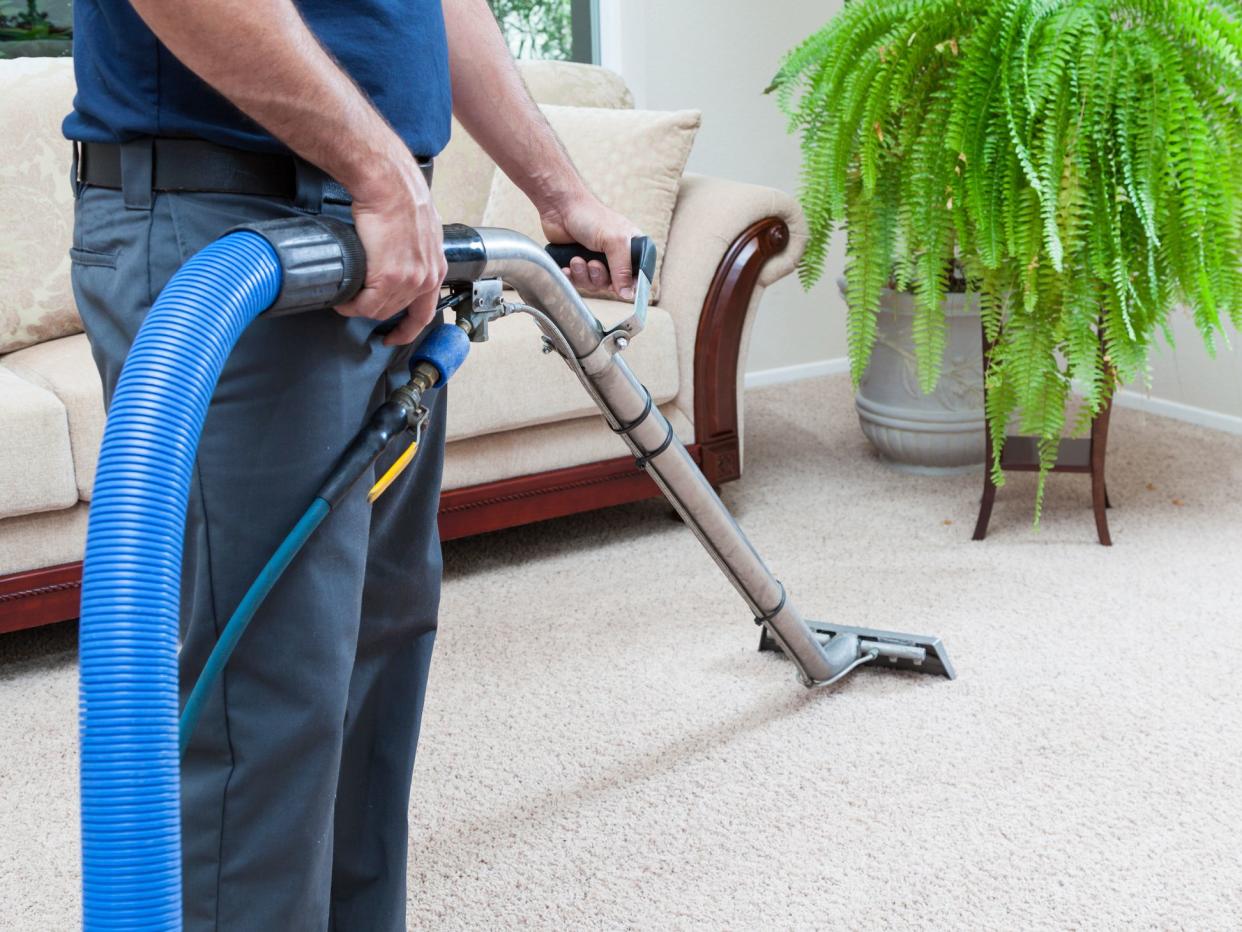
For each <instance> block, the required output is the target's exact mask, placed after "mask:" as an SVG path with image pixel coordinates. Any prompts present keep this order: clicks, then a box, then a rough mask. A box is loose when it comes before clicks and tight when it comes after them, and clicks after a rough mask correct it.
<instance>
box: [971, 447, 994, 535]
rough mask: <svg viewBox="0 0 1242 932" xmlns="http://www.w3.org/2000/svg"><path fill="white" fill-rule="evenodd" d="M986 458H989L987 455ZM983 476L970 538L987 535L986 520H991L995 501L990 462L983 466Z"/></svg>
mask: <svg viewBox="0 0 1242 932" xmlns="http://www.w3.org/2000/svg"><path fill="white" fill-rule="evenodd" d="M988 459H989V460H990V459H991V456H990V455H989V457H988ZM985 469H986V472H985V473H984V476H983V498H982V499H981V500H980V502H979V519H978V520H977V521H976V522H975V534H974V537H972V538H971V539H972V540H983V539H984V538H985V537H987V536H988V522H989V521H991V520H992V505H993V503H994V502H995V501H996V483H995V482H993V481H992V464H991V463H988V464H987V466H986V467H985Z"/></svg>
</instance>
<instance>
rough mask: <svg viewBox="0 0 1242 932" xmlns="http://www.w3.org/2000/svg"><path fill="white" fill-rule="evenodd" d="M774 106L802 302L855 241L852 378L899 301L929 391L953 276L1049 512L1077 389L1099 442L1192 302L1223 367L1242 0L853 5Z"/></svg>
mask: <svg viewBox="0 0 1242 932" xmlns="http://www.w3.org/2000/svg"><path fill="white" fill-rule="evenodd" d="M769 90H771V91H774V92H775V93H776V95H777V101H778V102H779V105H780V107H781V109H782V110H783V111H784V112H785V113H786V114H787V116H788V117H789V120H790V131H791V132H794V133H797V134H799V135H800V137H801V142H802V151H803V173H802V187H801V200H802V203H803V207H804V209H805V212H806V216H807V221H808V224H809V228H810V236H809V241H808V247H807V250H806V254H805V256H804V258H803V261H802V266H801V268H800V270H799V273H800V277H801V279H802V282H803V284H804V285H805V286H807V287H810V286H811V285H813V284H814V283H815V282H816V281H817V280H818V279H819V277H820V276H821V275H822V274H823V267H824V261H825V258H826V255H827V248H828V242H829V239H830V237H831V235H832V233H833V231H834V230H835V229H836V228H837V227H838V226H839V225H842V224H844V225H845V226H846V228H847V231H848V232H847V247H846V251H847V257H848V264H847V267H846V279H847V284H848V288H847V295H848V299H849V306H850V309H849V318H848V321H847V334H848V339H849V351H850V368H851V372H852V373H853V377H854V380H855V382H856V383H857V381H858V380H859V378H860V377H861V375H862V372H863V370H864V369H865V367H866V365H867V362H868V359H869V358H870V355H871V350H872V347H873V344H874V341H875V327H876V315H877V313H878V311H879V304H880V297H881V292H882V290H883V288H884V287H885V286H888V285H895V286H896V287H898V288H911V289H912V290H913V291H914V294H915V320H914V339H915V349H916V355H917V358H918V365H919V381H920V384H921V385H922V387H923V390H924V391H929V392H930V391H931V390H933V389H934V388H935V386H936V382H937V380H938V378H939V373H940V365H941V359H942V356H943V353H944V340H945V318H944V314H943V311H942V309H941V302H942V301H943V298H944V295H945V291H946V290H947V287H948V280H949V275H950V272H951V269H952V267H953V265H954V263H957V264H958V265H959V266H960V267H961V268H962V270H963V271H964V273H965V275H966V278H967V282H968V283H969V285H970V287H971V288H972V289H973V290H975V291H977V292H978V293H979V297H980V307H981V313H982V316H983V326H984V332H985V334H986V336H987V337H988V339H989V340H990V341H992V343H993V353H992V357H991V361H990V365H989V368H988V371H987V373H986V374H985V378H986V379H987V383H988V387H989V395H988V405H987V412H986V413H987V418H988V422H989V426H990V428H991V432H992V436H993V441H994V443H995V444H997V445H999V444H1000V443H1001V442H1002V441H1003V438H1004V436H1005V433H1006V431H1007V429H1008V427H1009V424H1010V422H1011V421H1012V420H1014V419H1017V420H1018V422H1019V424H1020V429H1022V430H1023V431H1026V432H1029V433H1032V434H1035V435H1036V436H1038V437H1039V449H1040V452H1041V458H1042V461H1043V467H1044V471H1043V472H1041V475H1040V490H1039V501H1042V495H1043V478H1044V473H1046V471H1047V469H1048V468H1049V467H1050V466H1051V465H1052V464H1053V463H1054V462H1055V459H1056V452H1057V446H1058V444H1059V442H1060V437H1061V433H1062V431H1063V430H1064V429H1065V426H1066V417H1067V415H1066V411H1067V408H1068V406H1069V404H1070V386H1071V385H1076V386H1078V387H1079V389H1080V391H1081V393H1082V405H1081V408H1080V413H1079V417H1078V418H1077V420H1076V422H1075V424H1074V425H1073V429H1074V430H1076V431H1081V430H1083V429H1085V428H1086V426H1087V425H1089V424H1090V422H1091V419H1092V418H1093V417H1094V415H1095V414H1096V413H1098V412H1099V411H1100V410H1101V409H1102V408H1103V406H1104V405H1106V404H1107V403H1108V401H1109V399H1110V398H1111V396H1112V393H1113V392H1114V391H1115V390H1116V388H1117V386H1118V385H1120V384H1122V383H1124V382H1131V381H1135V380H1141V379H1143V378H1144V377H1145V375H1146V372H1147V359H1148V354H1149V352H1150V350H1151V347H1152V343H1153V340H1154V338H1155V334H1156V333H1157V332H1160V333H1164V334H1165V335H1166V336H1167V335H1168V334H1169V315H1170V314H1171V313H1172V311H1173V310H1174V308H1175V307H1177V306H1178V305H1186V306H1188V307H1189V308H1190V310H1191V312H1192V313H1193V316H1194V320H1195V322H1196V324H1197V326H1198V329H1199V331H1200V332H1201V333H1202V335H1203V338H1204V340H1205V341H1206V343H1207V345H1208V347H1209V349H1210V348H1212V347H1213V346H1214V345H1215V340H1216V338H1217V335H1218V334H1220V335H1223V334H1224V329H1223V328H1224V325H1225V322H1226V321H1230V322H1232V323H1233V325H1234V326H1235V327H1242V259H1240V257H1242V0H857V2H854V3H850V4H848V5H847V6H846V7H845V9H844V11H843V12H841V13H840V14H839V15H838V16H837V17H836V18H835V19H834V20H833V21H832V22H830V23H829V24H828V25H827V26H825V27H824V28H823V29H822V30H820V31H819V32H817V33H816V34H815V35H813V36H811V37H810V38H808V39H807V40H806V41H805V42H804V43H802V45H800V46H798V48H796V49H794V50H793V51H792V52H791V53H789V55H788V56H787V57H786V59H785V61H784V63H783V64H782V67H781V69H780V71H779V73H778V74H777V76H776V78H775V80H774V81H773V82H772V87H771V88H769ZM1226 339H1227V338H1226ZM1003 478H1004V477H1003V476H1002V475H997V476H996V479H997V480H998V481H1003ZM1038 515H1039V505H1038V503H1037V505H1036V520H1037V521H1038Z"/></svg>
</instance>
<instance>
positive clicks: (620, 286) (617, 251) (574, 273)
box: [540, 194, 641, 301]
mask: <svg viewBox="0 0 1242 932" xmlns="http://www.w3.org/2000/svg"><path fill="white" fill-rule="evenodd" d="M540 220H542V221H543V232H544V235H545V236H547V238H548V242H549V243H580V244H582V245H583V246H585V247H587V249H592V250H595V251H596V252H602V253H603V254H604V255H606V256H607V257H608V265H609V267H610V268H611V269H612V275H611V276H609V274H608V269H607V268H605V267H604V263H602V262H599V261H593V262H587V261H585V260H584V259H577V258H576V259H574V260H573V261H572V262H571V263H570V265H569V268H567V269H565V270H564V272H565V274H566V275H568V276H569V280H570V281H572V282H573V283H574V287H575V288H577V289H578V290H579V291H607V290H609V289H610V288H611V289H612V292H613V294H615V295H616V296H617V297H619V298H621V299H622V300H623V301H633V300H634V274H633V272H632V271H631V269H630V240H631V239H632V238H633V237H635V236H639V235H641V233H640V231H639V230H638V228H637V227H635V226H634V224H632V223H630V221H629V220H627V219H625V217H623V216H622V215H621V214H619V213H617V212H616V211H615V210H612V209H611V208H609V207H606V206H604V204H603V203H602V202H601V201H600V200H599V198H597V197H595V196H593V195H591V194H580V195H578V196H576V197H574V198H572V199H570V200H568V201H566V202H565V203H564V204H563V205H558V206H555V207H550V208H548V209H546V210H544V211H542V212H541V214H540Z"/></svg>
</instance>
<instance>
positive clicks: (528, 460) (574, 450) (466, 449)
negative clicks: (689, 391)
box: [443, 401, 694, 490]
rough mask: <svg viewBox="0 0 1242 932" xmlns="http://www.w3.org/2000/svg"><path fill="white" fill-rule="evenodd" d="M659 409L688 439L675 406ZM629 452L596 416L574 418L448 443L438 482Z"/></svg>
mask: <svg viewBox="0 0 1242 932" xmlns="http://www.w3.org/2000/svg"><path fill="white" fill-rule="evenodd" d="M452 410H453V402H452V401H450V402H449V411H450V412H451V411H452ZM660 411H661V412H662V413H663V414H664V416H665V417H666V418H668V422H669V423H670V424H671V425H672V426H673V430H674V432H675V433H676V434H677V437H678V438H679V439H680V440H681V442H682V443H685V444H689V443H693V442H694V427H693V425H692V424H691V423H690V420H689V419H688V418H687V417H686V416H685V415H684V414H682V413H681V411H679V410H678V409H677V408H676V406H674V405H671V404H668V405H663V406H662V407H661V408H660ZM632 455H633V454H632V453H631V452H630V448H629V446H628V445H627V444H626V442H625V440H623V439H622V438H621V437H619V436H617V435H616V434H614V433H613V432H612V431H610V430H609V429H608V428H607V427H606V426H605V425H604V422H603V421H601V420H600V419H599V418H598V417H579V418H574V419H573V420H569V421H557V422H556V423H555V424H540V425H539V426H537V427H526V428H523V429H522V430H503V431H499V432H498V433H494V434H488V435H487V436H486V437H472V438H471V439H469V440H461V441H459V442H457V443H450V444H449V445H448V447H447V449H446V450H445V451H444V485H443V487H444V489H445V490H452V489H460V488H463V487H466V486H471V485H479V484H481V483H486V482H499V481H501V480H503V479H512V478H513V477H515V476H529V475H533V474H535V473H541V472H545V471H547V470H550V469H565V468H566V467H569V466H581V465H583V464H585V463H595V462H598V461H600V460H610V459H614V458H618V457H623V456H632Z"/></svg>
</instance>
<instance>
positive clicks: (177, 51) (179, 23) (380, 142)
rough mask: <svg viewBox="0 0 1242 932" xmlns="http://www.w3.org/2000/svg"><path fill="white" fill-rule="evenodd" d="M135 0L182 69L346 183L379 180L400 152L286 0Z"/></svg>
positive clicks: (394, 137) (397, 141)
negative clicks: (385, 168)
mask: <svg viewBox="0 0 1242 932" xmlns="http://www.w3.org/2000/svg"><path fill="white" fill-rule="evenodd" d="M131 2H132V3H133V6H134V9H135V10H137V12H138V14H139V15H140V16H141V17H142V18H143V20H144V21H146V23H147V25H148V26H149V27H150V28H151V31H152V32H154V33H155V34H156V35H157V36H158V37H159V39H160V41H161V42H163V43H164V44H165V45H166V46H168V48H169V50H170V51H171V52H172V53H173V54H174V55H176V56H177V58H178V59H179V60H180V61H181V62H182V63H183V64H184V65H185V66H186V67H188V68H189V69H190V70H191V71H193V72H194V73H195V74H197V75H198V76H199V77H200V78H202V79H203V80H204V81H206V82H207V83H208V84H209V85H211V86H212V87H213V88H215V89H216V90H217V91H219V92H220V93H221V94H223V95H224V96H225V97H227V98H228V99H229V100H230V101H232V102H233V104H234V105H236V106H237V107H238V109H240V110H241V111H242V112H243V113H245V114H246V115H247V116H249V117H250V118H251V119H253V120H254V121H255V122H257V123H258V124H259V125H261V126H262V127H263V128H264V129H266V130H267V131H268V132H270V133H271V134H272V135H273V136H275V137H276V138H277V139H279V140H280V141H281V142H283V143H285V145H287V146H289V148H290V149H292V150H293V151H294V152H296V153H297V154H298V155H300V156H301V157H302V158H304V159H306V160H307V161H308V162H311V163H312V164H314V165H317V166H318V167H319V168H321V169H323V170H324V171H325V172H327V173H328V174H329V175H331V176H333V177H334V178H337V179H338V180H340V181H341V182H342V183H344V184H345V185H346V186H347V187H350V188H351V190H352V189H366V188H369V187H375V186H378V185H381V184H382V183H383V179H382V172H383V171H384V167H385V166H391V165H392V164H393V162H394V161H395V160H397V159H400V158H402V157H403V156H404V155H406V153H405V152H404V147H403V146H402V143H401V141H400V139H398V138H397V135H396V134H395V133H394V132H393V131H392V129H391V128H390V127H389V126H388V124H387V123H386V122H385V121H384V119H383V118H382V117H381V116H380V115H379V114H378V113H376V111H375V108H374V107H372V106H371V103H370V102H369V101H368V100H367V98H366V97H365V96H364V95H363V94H362V92H361V91H360V90H359V89H358V88H357V86H356V85H355V84H354V83H353V81H352V80H351V79H350V78H349V77H348V76H347V75H346V74H345V73H344V72H343V71H341V69H340V67H339V66H338V65H337V64H336V62H335V61H333V59H332V58H331V56H329V55H328V53H327V52H325V51H324V49H323V47H322V46H320V44H319V42H318V40H316V38H315V37H314V35H312V34H311V31H310V29H308V28H307V26H306V24H305V23H304V22H303V21H302V18H301V16H300V15H299V14H298V11H297V9H296V8H295V7H294V5H293V3H292V0H131ZM359 193H362V192H361V191H359V190H355V194H359Z"/></svg>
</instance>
